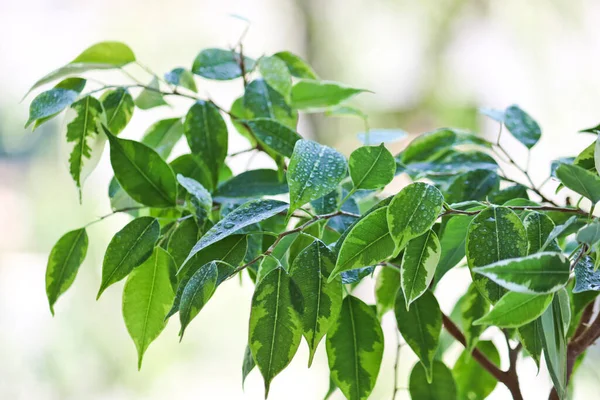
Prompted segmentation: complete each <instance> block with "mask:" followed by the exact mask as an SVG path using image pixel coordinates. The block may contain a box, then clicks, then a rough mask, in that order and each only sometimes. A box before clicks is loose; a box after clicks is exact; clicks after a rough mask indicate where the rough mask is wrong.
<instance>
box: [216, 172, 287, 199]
mask: <svg viewBox="0 0 600 400" xmlns="http://www.w3.org/2000/svg"><path fill="white" fill-rule="evenodd" d="M287 192H288V185H287V182H286V180H285V179H284V180H283V181H282V180H281V179H279V174H278V172H277V171H275V170H273V169H255V170H251V171H246V172H242V173H241V174H239V175H236V176H234V177H233V178H231V179H229V180H227V181H225V182H223V183H222V184H221V185H219V187H218V188H217V190H216V192H215V197H225V198H252V197H262V196H274V195H278V194H283V193H287Z"/></svg>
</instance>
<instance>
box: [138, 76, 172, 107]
mask: <svg viewBox="0 0 600 400" xmlns="http://www.w3.org/2000/svg"><path fill="white" fill-rule="evenodd" d="M135 105H136V106H137V107H138V108H139V109H140V110H149V109H151V108H154V107H160V106H166V105H169V103H167V102H166V101H165V99H164V97H163V95H162V93H160V84H159V82H158V78H156V77H154V78H152V80H151V81H150V83H149V84H148V88H145V89H144V90H142V92H141V93H140V94H139V95H138V97H137V98H136V99H135Z"/></svg>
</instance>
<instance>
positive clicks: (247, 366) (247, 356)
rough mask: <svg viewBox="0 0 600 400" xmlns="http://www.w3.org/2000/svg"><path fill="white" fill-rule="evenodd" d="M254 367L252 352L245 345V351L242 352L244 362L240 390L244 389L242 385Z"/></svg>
mask: <svg viewBox="0 0 600 400" xmlns="http://www.w3.org/2000/svg"><path fill="white" fill-rule="evenodd" d="M254 367H256V364H255V363H254V358H253V357H252V351H251V350H250V346H248V345H246V350H244V362H243V363H242V389H243V388H244V383H245V382H246V378H247V377H248V374H250V372H251V371H252V370H253V369H254Z"/></svg>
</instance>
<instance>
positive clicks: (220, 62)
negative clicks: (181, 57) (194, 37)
mask: <svg viewBox="0 0 600 400" xmlns="http://www.w3.org/2000/svg"><path fill="white" fill-rule="evenodd" d="M240 61H241V56H240V55H239V54H238V53H236V52H234V51H231V50H224V49H205V50H202V51H201V52H200V54H198V56H197V57H196V59H195V60H194V64H193V65H192V72H193V73H194V74H196V75H200V76H201V77H203V78H206V79H214V80H218V81H224V80H229V79H235V78H239V77H240V76H242V68H241V67H240ZM254 64H255V62H254V60H253V59H251V58H248V57H244V67H245V68H244V69H245V72H246V73H248V72H250V71H252V70H253V69H254Z"/></svg>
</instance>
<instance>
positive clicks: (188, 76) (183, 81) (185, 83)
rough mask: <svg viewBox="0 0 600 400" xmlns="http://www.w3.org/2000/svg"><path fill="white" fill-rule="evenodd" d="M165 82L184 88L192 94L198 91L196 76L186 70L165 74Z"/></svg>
mask: <svg viewBox="0 0 600 400" xmlns="http://www.w3.org/2000/svg"><path fill="white" fill-rule="evenodd" d="M165 80H166V81H167V82H169V83H170V84H171V85H175V86H181V87H182V88H186V89H188V90H191V91H192V92H197V91H198V88H197V87H196V82H195V81H194V75H192V73H191V72H190V71H188V70H187V69H185V68H174V69H172V70H171V71H170V72H167V73H166V74H165Z"/></svg>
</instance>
